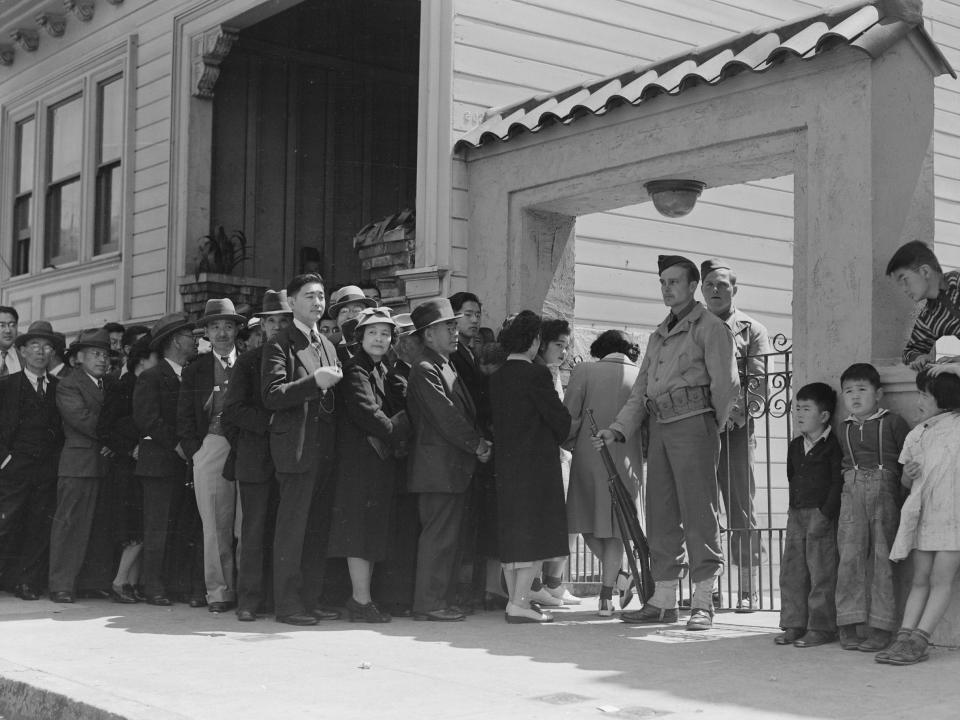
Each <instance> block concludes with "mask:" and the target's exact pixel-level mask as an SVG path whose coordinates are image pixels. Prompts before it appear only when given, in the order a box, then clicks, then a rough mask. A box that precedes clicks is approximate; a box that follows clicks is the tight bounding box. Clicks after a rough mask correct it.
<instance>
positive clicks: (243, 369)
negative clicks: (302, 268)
mask: <svg viewBox="0 0 960 720" xmlns="http://www.w3.org/2000/svg"><path fill="white" fill-rule="evenodd" d="M256 317H257V318H259V319H260V327H261V328H262V329H263V333H264V342H273V341H274V340H275V339H276V337H277V335H278V334H279V332H280V330H282V329H283V328H285V327H287V326H288V325H289V324H290V321H291V319H292V317H293V311H292V310H291V309H290V305H289V304H288V303H287V294H286V291H283V290H281V291H280V292H276V291H275V290H267V292H266V293H265V294H264V296H263V305H262V310H261V311H260V312H259V313H257V315H256ZM262 357H263V352H262V348H260V347H256V348H254V349H252V350H247V351H246V352H245V353H243V355H241V356H240V359H239V360H237V365H236V368H235V369H234V371H233V377H232V378H231V380H230V386H229V387H228V388H227V396H226V398H225V399H224V402H223V417H222V421H223V428H224V430H225V432H226V434H227V438H228V439H229V440H230V444H231V447H232V454H233V460H234V463H233V467H234V471H233V476H234V478H235V480H236V482H237V484H238V485H239V487H240V502H241V504H242V505H243V514H242V517H241V521H240V549H241V552H240V557H239V558H238V560H237V619H238V620H241V621H243V622H251V621H253V620H256V619H257V608H258V607H260V605H261V603H262V602H263V601H264V600H265V598H266V597H267V595H268V593H267V592H265V587H264V585H265V583H264V551H265V550H270V551H272V549H273V541H272V533H273V531H274V525H275V520H276V495H277V488H276V477H275V475H274V469H273V460H272V459H271V458H270V438H269V431H270V414H271V413H270V411H269V410H267V408H266V407H265V406H264V404H263V393H262V392H261V390H260V365H261V358H262Z"/></svg>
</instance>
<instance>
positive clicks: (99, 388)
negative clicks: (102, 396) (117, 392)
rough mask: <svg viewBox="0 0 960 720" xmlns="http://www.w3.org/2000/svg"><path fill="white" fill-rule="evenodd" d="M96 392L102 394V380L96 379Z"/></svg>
mask: <svg viewBox="0 0 960 720" xmlns="http://www.w3.org/2000/svg"><path fill="white" fill-rule="evenodd" d="M97 390H99V391H100V392H103V380H102V379H101V378H97Z"/></svg>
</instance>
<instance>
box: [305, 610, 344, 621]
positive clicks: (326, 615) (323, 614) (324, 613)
mask: <svg viewBox="0 0 960 720" xmlns="http://www.w3.org/2000/svg"><path fill="white" fill-rule="evenodd" d="M307 614H308V615H312V616H313V617H315V618H316V619H317V620H339V619H340V611H339V610H332V609H330V608H327V607H318V608H314V609H313V610H311V611H309V613H307Z"/></svg>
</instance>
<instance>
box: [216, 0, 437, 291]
mask: <svg viewBox="0 0 960 720" xmlns="http://www.w3.org/2000/svg"><path fill="white" fill-rule="evenodd" d="M419 27H420V3H419V0H362V1H359V2H358V0H305V1H304V2H303V3H301V4H299V5H296V6H295V7H293V8H291V9H289V10H286V11H284V12H282V13H279V14H277V15H274V16H272V17H270V18H268V19H267V20H264V21H262V22H260V23H257V24H256V25H252V26H250V27H249V28H247V29H245V30H243V31H242V32H241V33H240V37H239V39H238V40H237V42H236V44H235V45H234V47H233V49H232V50H231V52H230V54H229V55H228V56H227V58H226V60H225V61H224V63H223V66H222V73H221V75H220V78H219V80H218V83H217V90H216V97H215V100H214V121H213V171H212V176H213V177H212V193H211V195H212V202H211V208H210V225H211V228H215V227H217V226H218V225H223V226H224V227H225V228H226V229H227V230H228V231H230V230H234V229H240V230H243V232H244V233H245V234H246V235H247V238H248V241H249V242H250V243H251V244H252V246H253V262H252V263H248V264H247V267H246V268H245V269H244V270H245V273H247V274H252V275H255V276H257V277H264V278H268V279H269V280H270V281H271V282H272V283H273V284H274V286H275V287H276V286H280V285H281V284H282V283H283V282H284V281H285V280H286V279H287V278H289V277H290V276H291V275H292V274H293V273H295V272H300V271H301V270H302V269H303V264H304V259H305V258H310V257H316V258H318V259H319V267H320V269H321V271H322V272H323V274H324V276H325V278H326V279H327V281H328V285H333V284H343V283H347V282H356V281H357V280H359V277H360V267H359V261H358V259H357V256H356V253H355V252H354V250H353V248H352V245H351V240H352V238H353V235H354V234H355V233H356V232H357V231H358V230H360V228H362V227H363V226H364V225H366V224H367V223H368V222H370V221H372V220H378V219H381V218H382V217H384V216H386V215H389V214H391V213H394V212H396V211H398V210H400V209H403V208H408V207H409V208H413V207H414V204H415V192H416V175H417V169H416V157H417V89H418V88H417V83H418V67H419V45H420V41H419Z"/></svg>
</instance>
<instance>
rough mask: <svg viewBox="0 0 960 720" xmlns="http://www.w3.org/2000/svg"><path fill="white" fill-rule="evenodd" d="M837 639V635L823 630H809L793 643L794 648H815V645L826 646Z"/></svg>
mask: <svg viewBox="0 0 960 720" xmlns="http://www.w3.org/2000/svg"><path fill="white" fill-rule="evenodd" d="M836 639H837V634H836V633H832V632H825V631H824V630H810V631H809V632H807V634H806V635H804V636H803V637H802V638H799V639H797V641H796V642H794V643H793V645H794V647H799V648H805V647H817V645H826V644H827V643H832V642H833V641H834V640H836Z"/></svg>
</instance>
